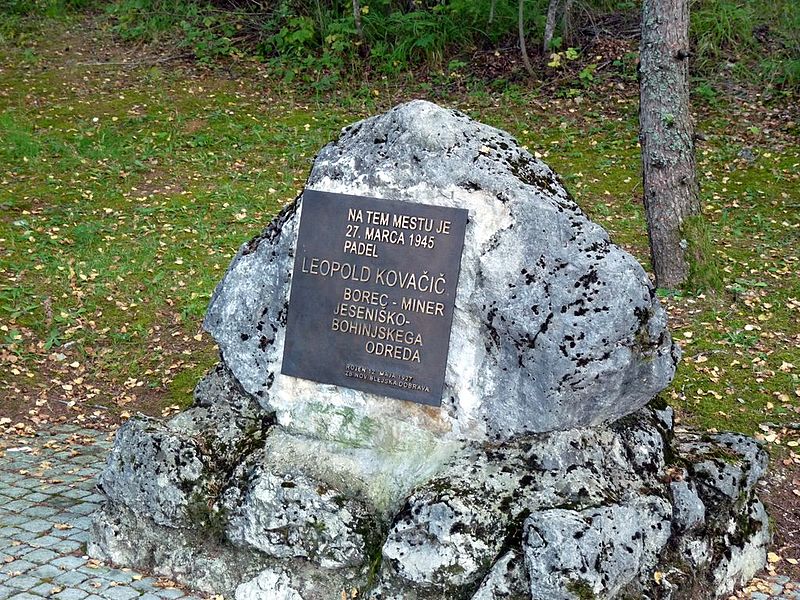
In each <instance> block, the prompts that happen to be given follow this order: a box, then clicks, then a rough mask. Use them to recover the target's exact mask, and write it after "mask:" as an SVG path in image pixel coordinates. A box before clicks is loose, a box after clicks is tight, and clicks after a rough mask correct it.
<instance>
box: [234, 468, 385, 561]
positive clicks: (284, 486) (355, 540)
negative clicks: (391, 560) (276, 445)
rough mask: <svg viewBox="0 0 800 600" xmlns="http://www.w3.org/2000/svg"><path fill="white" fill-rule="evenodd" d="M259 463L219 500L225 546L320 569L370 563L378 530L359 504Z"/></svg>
mask: <svg viewBox="0 0 800 600" xmlns="http://www.w3.org/2000/svg"><path fill="white" fill-rule="evenodd" d="M267 460H268V457H267ZM265 462H267V461H265V460H260V461H257V463H258V466H256V467H255V468H254V469H252V470H251V472H250V473H249V475H248V476H247V477H246V478H245V477H242V476H241V475H239V476H238V477H237V480H238V485H236V486H232V487H230V488H228V490H227V491H226V492H225V493H224V494H223V497H222V507H223V510H224V511H225V513H226V515H227V526H226V536H227V539H228V540H230V542H232V543H233V544H236V545H239V546H249V547H252V548H254V549H256V550H259V551H261V552H264V553H265V554H267V555H268V556H271V557H274V558H283V559H286V558H297V557H302V558H306V559H308V560H309V561H311V562H313V563H315V564H319V565H320V566H321V567H323V568H325V569H331V568H341V567H358V566H359V565H362V564H363V563H365V562H367V561H368V559H370V558H371V557H370V554H371V552H374V551H375V550H377V548H378V547H379V546H376V545H375V542H374V540H375V539H376V538H381V537H382V527H381V524H380V521H379V520H378V518H377V517H376V516H375V515H373V514H371V513H370V512H369V511H368V510H367V509H366V508H365V507H364V505H363V503H361V502H360V501H358V500H356V499H355V498H353V497H348V496H346V495H344V494H342V493H341V492H339V491H337V490H335V489H332V488H329V487H327V486H325V485H324V484H322V483H321V482H319V481H317V480H313V479H311V478H309V477H307V476H306V475H304V474H302V473H299V472H294V473H292V472H287V473H275V472H271V471H270V470H269V469H268V468H267V467H265V466H264V463H265Z"/></svg>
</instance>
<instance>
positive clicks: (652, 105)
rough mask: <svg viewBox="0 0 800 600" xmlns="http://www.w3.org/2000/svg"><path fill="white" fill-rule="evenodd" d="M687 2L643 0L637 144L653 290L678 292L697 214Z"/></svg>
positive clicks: (697, 191)
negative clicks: (691, 220)
mask: <svg viewBox="0 0 800 600" xmlns="http://www.w3.org/2000/svg"><path fill="white" fill-rule="evenodd" d="M688 30H689V6H688V0H643V2H642V36H641V48H640V64H639V93H640V103H639V141H640V144H641V148H642V179H643V184H644V206H645V213H646V218H647V233H648V236H649V238H650V256H651V259H652V263H653V270H654V271H655V275H656V285H657V286H658V287H664V288H669V289H675V288H678V287H680V286H681V285H682V284H684V283H685V282H686V279H687V276H688V274H689V261H688V256H687V254H688V253H687V248H688V243H687V241H686V240H685V239H684V235H683V234H682V225H683V222H684V220H685V219H686V218H687V217H690V216H692V215H699V214H700V197H699V190H698V185H697V174H696V166H695V158H694V135H693V130H692V121H691V114H690V111H689V65H688V58H689V32H688Z"/></svg>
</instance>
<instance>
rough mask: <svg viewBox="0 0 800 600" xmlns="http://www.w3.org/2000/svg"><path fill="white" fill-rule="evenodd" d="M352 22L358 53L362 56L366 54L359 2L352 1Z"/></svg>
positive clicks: (356, 0) (357, 0)
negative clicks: (356, 38) (353, 23)
mask: <svg viewBox="0 0 800 600" xmlns="http://www.w3.org/2000/svg"><path fill="white" fill-rule="evenodd" d="M353 21H355V25H356V34H357V35H358V41H359V42H360V43H359V46H358V53H359V54H360V55H361V56H364V55H365V53H366V49H367V47H366V42H365V40H364V28H363V27H362V26H361V2H360V1H359V0H353Z"/></svg>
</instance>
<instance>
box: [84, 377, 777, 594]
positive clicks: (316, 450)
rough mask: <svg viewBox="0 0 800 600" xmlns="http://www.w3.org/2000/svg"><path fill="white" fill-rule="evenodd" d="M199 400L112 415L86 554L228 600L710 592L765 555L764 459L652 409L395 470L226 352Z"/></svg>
mask: <svg viewBox="0 0 800 600" xmlns="http://www.w3.org/2000/svg"><path fill="white" fill-rule="evenodd" d="M195 398H196V402H195V406H194V407H192V408H191V409H189V410H187V411H186V412H184V413H182V414H181V415H178V416H177V417H175V418H174V419H172V420H171V421H169V422H167V423H161V422H157V421H154V420H151V419H146V418H140V419H134V420H131V421H128V422H127V423H126V424H125V425H124V426H123V427H122V428H121V429H120V431H119V433H118V435H117V440H116V443H115V446H114V449H113V450H112V452H111V455H110V456H109V460H108V464H107V466H106V469H105V471H104V472H103V473H102V475H101V476H100V479H99V484H98V486H99V488H100V489H101V491H103V493H104V494H105V495H106V497H107V502H106V504H105V505H104V506H103V508H102V509H101V510H100V511H99V512H98V513H97V514H96V515H95V520H94V527H93V530H92V539H91V542H90V544H89V553H90V554H91V555H92V556H94V557H96V558H100V559H103V560H107V561H110V562H113V563H116V564H119V565H125V566H130V567H136V568H139V569H147V570H150V571H153V572H154V573H157V574H159V575H165V576H168V577H171V578H173V579H176V580H178V581H180V582H182V583H185V584H187V585H189V586H191V587H195V588H197V589H200V590H202V591H205V592H213V593H222V594H225V595H226V596H228V597H235V598H236V599H237V600H249V599H251V598H252V599H256V598H270V599H292V600H318V599H319V600H327V599H336V600H339V599H340V598H344V597H347V598H371V599H373V600H379V599H380V600H388V599H397V600H400V599H403V600H415V599H419V600H423V599H424V600H433V599H442V600H445V599H447V600H453V599H458V598H464V599H472V600H491V599H500V598H507V599H525V600H528V599H541V600H545V599H546V600H559V599H564V600H567V599H570V600H572V599H585V598H632V597H635V598H676V599H677V598H687V599H688V598H699V597H702V598H712V597H722V596H725V595H727V594H729V593H730V592H731V591H732V590H733V589H734V588H735V587H736V586H738V585H739V584H741V583H743V582H744V581H746V580H748V579H750V578H751V577H752V576H753V575H754V574H755V573H756V572H757V571H758V570H760V569H761V568H762V567H763V565H764V563H765V560H766V545H767V543H768V541H769V528H768V519H767V515H766V513H765V511H764V507H763V506H762V504H761V502H760V501H759V500H758V498H757V497H756V495H755V484H756V482H757V480H758V478H759V477H761V475H762V474H763V473H764V470H765V469H766V465H767V456H766V453H765V452H764V451H763V450H761V448H760V447H759V446H758V444H757V443H756V442H754V441H753V440H751V439H749V438H747V437H744V436H741V435H735V434H720V435H713V436H698V435H688V434H682V435H676V434H674V432H673V429H672V411H671V409H669V408H668V407H666V406H662V407H658V406H656V405H655V403H653V404H651V405H650V406H648V407H646V408H645V409H642V410H640V411H638V412H636V413H634V414H632V415H629V416H628V417H625V418H623V419H621V420H619V421H617V422H615V423H612V424H610V425H608V426H603V427H596V428H591V429H574V430H570V431H564V432H553V433H548V434H538V435H534V436H530V437H526V438H518V439H516V440H514V441H512V442H507V443H504V444H501V445H497V446H490V445H486V444H481V445H479V444H474V443H471V444H470V443H464V444H462V445H460V446H458V447H453V446H452V445H450V446H448V447H447V449H446V451H442V453H440V454H438V455H436V456H435V457H434V458H432V459H431V460H428V461H425V460H420V464H408V460H410V459H408V457H411V456H416V457H418V454H409V455H407V457H405V458H404V456H402V455H401V456H386V455H385V454H383V453H380V452H377V451H371V450H370V449H369V448H346V447H338V448H337V447H336V446H331V445H326V446H325V447H324V448H323V447H320V445H319V442H318V441H313V440H304V439H303V438H300V437H297V436H289V435H288V434H287V433H286V432H285V431H283V430H281V428H280V427H278V426H276V425H274V423H273V422H272V421H271V419H270V415H267V414H264V413H263V412H262V411H261V410H260V409H259V407H258V405H257V404H256V403H255V402H253V401H252V400H251V399H250V398H249V397H248V396H247V395H246V394H245V393H244V392H243V391H242V389H241V388H240V387H239V386H238V384H237V383H236V381H235V380H234V379H233V377H232V376H231V375H230V373H229V372H228V371H227V369H226V368H225V367H224V366H219V367H217V368H216V369H215V370H213V371H212V372H211V373H209V375H207V376H206V378H205V379H204V380H203V381H202V382H201V383H200V384H199V385H198V388H197V390H196V391H195ZM304 444H307V446H306V447H307V448H308V452H307V453H306V455H305V456H304V455H303V448H304ZM405 459H408V460H405ZM418 460H419V458H418ZM398 465H401V466H402V468H400V467H399V466H398ZM376 474H378V475H379V476H378V475H376ZM387 481H390V482H391V485H388V486H387V483H386V482H387ZM377 489H379V490H386V489H390V490H391V493H378V492H377V491H376V490H377Z"/></svg>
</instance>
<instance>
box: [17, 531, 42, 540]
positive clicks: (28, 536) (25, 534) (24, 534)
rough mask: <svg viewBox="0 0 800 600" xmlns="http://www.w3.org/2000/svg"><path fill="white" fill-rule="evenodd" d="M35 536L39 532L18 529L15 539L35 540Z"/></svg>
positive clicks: (37, 535)
mask: <svg viewBox="0 0 800 600" xmlns="http://www.w3.org/2000/svg"><path fill="white" fill-rule="evenodd" d="M37 537H39V534H38V533H36V532H34V531H22V530H20V532H19V533H18V534H17V535H16V540H15V541H18V542H29V541H31V540H35V539H36V538H37Z"/></svg>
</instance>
